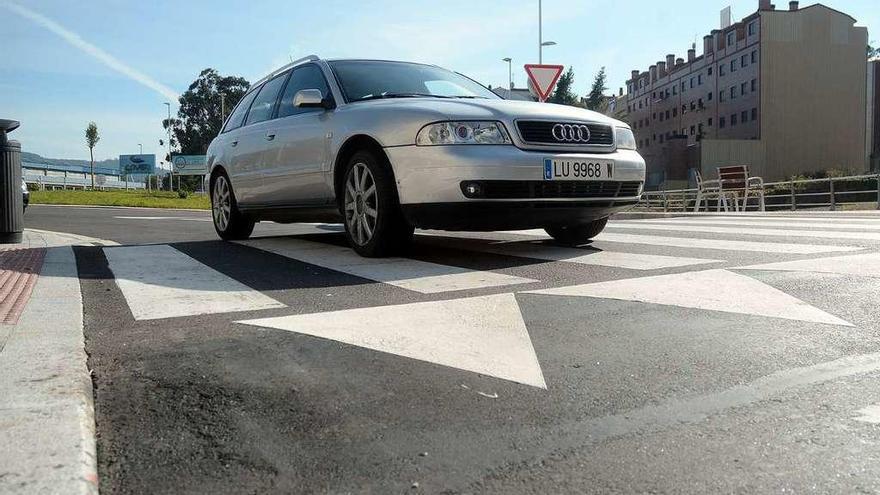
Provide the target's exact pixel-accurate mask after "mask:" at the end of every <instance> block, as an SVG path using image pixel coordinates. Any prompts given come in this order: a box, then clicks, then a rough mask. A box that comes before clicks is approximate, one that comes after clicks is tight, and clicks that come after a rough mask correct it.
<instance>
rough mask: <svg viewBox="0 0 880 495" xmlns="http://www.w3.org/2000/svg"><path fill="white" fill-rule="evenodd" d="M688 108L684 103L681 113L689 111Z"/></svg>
mask: <svg viewBox="0 0 880 495" xmlns="http://www.w3.org/2000/svg"><path fill="white" fill-rule="evenodd" d="M687 109H688V107H687V105H682V106H681V114H682V115H684V113H685V112H687Z"/></svg>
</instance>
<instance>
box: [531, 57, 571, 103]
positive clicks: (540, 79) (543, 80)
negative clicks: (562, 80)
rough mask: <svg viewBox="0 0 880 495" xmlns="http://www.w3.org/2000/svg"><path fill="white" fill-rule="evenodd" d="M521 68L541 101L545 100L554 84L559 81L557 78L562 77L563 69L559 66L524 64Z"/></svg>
mask: <svg viewBox="0 0 880 495" xmlns="http://www.w3.org/2000/svg"><path fill="white" fill-rule="evenodd" d="M523 68H525V70H526V74H528V76H529V81H531V83H532V86H534V88H535V91H536V92H537V93H538V99H539V100H541V101H546V100H547V98H548V97H549V96H550V93H552V92H553V88H554V87H555V86H556V82H557V81H559V76H561V75H562V71H563V69H565V67H563V66H561V65H543V64H526V65H525V66H523Z"/></svg>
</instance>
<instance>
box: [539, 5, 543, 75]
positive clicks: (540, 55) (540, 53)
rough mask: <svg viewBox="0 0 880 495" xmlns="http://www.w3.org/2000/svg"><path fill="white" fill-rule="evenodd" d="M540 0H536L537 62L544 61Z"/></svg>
mask: <svg viewBox="0 0 880 495" xmlns="http://www.w3.org/2000/svg"><path fill="white" fill-rule="evenodd" d="M541 10H542V9H541V0H538V64H542V63H544V53H543V52H544V34H543V33H542V32H541V29H542V28H541Z"/></svg>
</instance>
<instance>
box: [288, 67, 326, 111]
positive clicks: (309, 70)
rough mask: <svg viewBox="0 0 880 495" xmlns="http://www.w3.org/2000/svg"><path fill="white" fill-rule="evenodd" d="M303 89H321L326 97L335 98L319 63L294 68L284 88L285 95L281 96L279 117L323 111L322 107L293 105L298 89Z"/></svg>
mask: <svg viewBox="0 0 880 495" xmlns="http://www.w3.org/2000/svg"><path fill="white" fill-rule="evenodd" d="M303 89H319V90H321V94H322V95H324V98H333V96H332V95H331V94H330V88H329V87H328V86H327V81H326V80H325V79H324V73H323V72H321V69H320V68H319V67H318V66H317V65H311V64H310V65H304V66H302V67H297V68H296V69H294V70H293V74H292V75H291V76H290V81H288V83H287V88H285V89H284V96H282V97H281V107H280V108H279V109H278V117H279V118H280V117H288V116H290V115H296V114H300V113H306V112H316V111H321V109H320V108H297V107H295V106H293V97H294V96H296V93H297V92H298V91H301V90H303Z"/></svg>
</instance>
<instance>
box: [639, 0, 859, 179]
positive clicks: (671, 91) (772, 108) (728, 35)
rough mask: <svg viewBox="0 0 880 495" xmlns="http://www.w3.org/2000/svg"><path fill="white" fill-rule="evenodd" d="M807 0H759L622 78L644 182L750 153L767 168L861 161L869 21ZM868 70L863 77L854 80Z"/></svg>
mask: <svg viewBox="0 0 880 495" xmlns="http://www.w3.org/2000/svg"><path fill="white" fill-rule="evenodd" d="M855 23H856V20H855V19H853V18H852V17H850V16H849V15H847V14H845V13H842V12H839V11H836V10H834V9H831V8H829V7H826V6H824V5H822V4H815V5H811V6H809V7H804V8H801V7H800V6H799V2H796V1H792V2H789V5H788V10H781V9H776V6H775V5H773V4H772V3H770V0H760V1H759V2H758V10H757V11H756V12H754V13H752V14H751V15H749V16H747V17H745V18H744V19H742V20H741V21H740V22H737V23H734V24H731V25H729V26H725V27H723V28H722V29H716V30H713V31H712V32H711V33H710V34H708V35H706V36H704V37H703V46H702V49H703V50H702V54H700V55H699V56H698V55H697V47H696V46H692V47H691V49H689V50H688V52H687V58H686V59H685V58H678V57H676V56H675V55H667V56H666V58H665V60H661V61H659V62H657V63H656V64H655V65H652V66H651V67H650V68H649V69H648V71H646V72H641V71H638V70H634V71H632V74H631V78H630V80H628V81H627V111H628V118H627V121H628V122H629V123H630V124H631V125H632V127H633V130H634V132H635V134H636V139H637V141H638V143H639V149H640V151H641V152H642V154H643V155H644V156H645V159H646V161H647V163H648V184H647V185H648V187H660V186H661V185H662V186H664V187H670V186H680V185H683V184H684V183H686V182H687V181H688V180H689V179H690V178H691V177H692V172H691V170H698V171H702V173H703V176H705V177H712V176H714V175H715V168H716V167H718V166H723V165H733V164H747V165H749V166H750V167H751V168H752V170H753V171H754V173H755V174H756V175H761V176H763V177H764V178H765V179H767V180H777V179H786V178H789V177H791V176H793V175H797V174H801V173H809V172H815V171H820V170H827V169H832V168H834V169H841V170H849V171H854V172H862V171H864V170H865V169H866V167H867V157H866V149H867V144H866V124H867V116H866V108H867V88H866V84H867V65H866V57H865V47H866V46H867V43H868V32H867V29H866V28H864V27H858V26H855ZM863 81H864V82H865V83H864V84H863V83H862V82H863Z"/></svg>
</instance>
